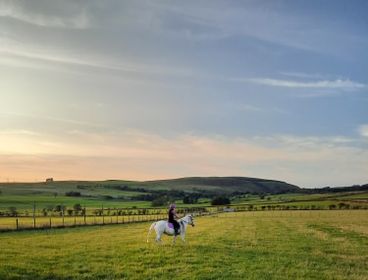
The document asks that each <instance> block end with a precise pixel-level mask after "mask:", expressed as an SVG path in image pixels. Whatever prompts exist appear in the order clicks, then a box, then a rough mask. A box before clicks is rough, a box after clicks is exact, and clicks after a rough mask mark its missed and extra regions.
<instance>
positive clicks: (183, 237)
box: [180, 233, 185, 243]
mask: <svg viewBox="0 0 368 280" xmlns="http://www.w3.org/2000/svg"><path fill="white" fill-rule="evenodd" d="M180 237H181V240H183V242H184V243H185V233H182V234H180Z"/></svg>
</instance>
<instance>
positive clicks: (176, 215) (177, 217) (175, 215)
mask: <svg viewBox="0 0 368 280" xmlns="http://www.w3.org/2000/svg"><path fill="white" fill-rule="evenodd" d="M174 217H175V218H176V219H179V216H178V214H176V210H174Z"/></svg>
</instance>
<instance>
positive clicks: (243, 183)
mask: <svg viewBox="0 0 368 280" xmlns="http://www.w3.org/2000/svg"><path fill="white" fill-rule="evenodd" d="M143 184H144V186H149V187H153V188H154V187H161V188H165V189H175V190H184V191H193V190H207V191H211V190H212V191H216V192H220V193H232V192H249V193H271V194H275V193H285V192H296V191H298V190H300V188H299V187H297V186H295V185H291V184H288V183H285V182H281V181H276V180H267V179H258V178H248V177H187V178H179V179H171V180H157V181H147V182H144V183H143Z"/></svg>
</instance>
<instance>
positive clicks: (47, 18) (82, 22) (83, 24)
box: [0, 1, 90, 29]
mask: <svg viewBox="0 0 368 280" xmlns="http://www.w3.org/2000/svg"><path fill="white" fill-rule="evenodd" d="M0 17H8V18H12V19H15V20H19V21H22V22H25V23H28V24H33V25H37V26H42V27H56V28H68V29H85V28H88V27H89V26H90V21H89V18H88V16H87V14H86V12H85V11H83V10H82V11H80V12H79V13H77V14H73V15H70V16H61V15H54V16H52V15H48V14H41V13H35V12H31V11H29V10H25V9H24V7H22V6H21V5H19V3H17V2H15V1H6V2H1V3H0Z"/></svg>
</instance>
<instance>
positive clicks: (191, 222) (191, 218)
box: [188, 214, 194, 227]
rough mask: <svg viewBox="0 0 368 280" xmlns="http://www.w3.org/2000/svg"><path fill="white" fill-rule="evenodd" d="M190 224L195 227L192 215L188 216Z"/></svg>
mask: <svg viewBox="0 0 368 280" xmlns="http://www.w3.org/2000/svg"><path fill="white" fill-rule="evenodd" d="M188 224H190V225H192V227H194V218H193V215H192V214H189V215H188Z"/></svg>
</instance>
